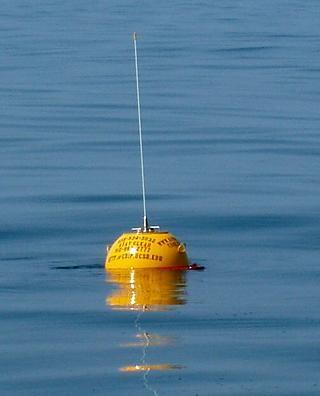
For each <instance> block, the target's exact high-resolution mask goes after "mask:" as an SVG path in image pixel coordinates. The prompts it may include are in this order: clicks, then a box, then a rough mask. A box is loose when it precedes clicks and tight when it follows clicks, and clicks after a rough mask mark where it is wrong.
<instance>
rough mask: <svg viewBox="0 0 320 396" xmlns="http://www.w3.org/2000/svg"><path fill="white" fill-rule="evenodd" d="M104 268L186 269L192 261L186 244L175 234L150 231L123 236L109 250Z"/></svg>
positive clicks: (128, 233)
mask: <svg viewBox="0 0 320 396" xmlns="http://www.w3.org/2000/svg"><path fill="white" fill-rule="evenodd" d="M105 267H106V269H110V270H112V269H125V268H172V269H173V268H177V269H183V268H185V269H187V268H188V267H189V260H188V257H187V253H186V248H185V245H184V244H183V243H181V242H180V241H178V240H177V239H176V238H175V237H174V236H173V235H172V234H170V233H169V232H166V231H156V230H153V229H151V230H150V231H147V232H134V231H132V232H126V233H124V234H122V235H121V236H120V237H119V238H118V239H117V240H116V241H115V242H114V243H113V244H112V245H111V246H110V247H108V254H107V258H106V262H105Z"/></svg>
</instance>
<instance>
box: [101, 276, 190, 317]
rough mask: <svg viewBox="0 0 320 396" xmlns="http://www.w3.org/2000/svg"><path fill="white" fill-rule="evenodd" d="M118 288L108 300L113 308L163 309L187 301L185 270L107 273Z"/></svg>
mask: <svg viewBox="0 0 320 396" xmlns="http://www.w3.org/2000/svg"><path fill="white" fill-rule="evenodd" d="M107 277H108V278H107V280H108V281H109V282H112V283H115V284H116V285H117V286H118V289H117V290H115V291H114V292H113V293H112V294H111V295H110V296H108V297H107V299H106V304H107V305H109V306H111V307H112V308H113V309H124V310H137V311H146V310H152V311H164V310H167V309H169V308H170V306H172V305H181V304H185V299H184V293H185V286H186V279H185V272H184V271H180V270H163V269H129V270H113V271H110V270H109V271H108V272H107Z"/></svg>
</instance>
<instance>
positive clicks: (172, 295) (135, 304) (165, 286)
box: [106, 269, 186, 395]
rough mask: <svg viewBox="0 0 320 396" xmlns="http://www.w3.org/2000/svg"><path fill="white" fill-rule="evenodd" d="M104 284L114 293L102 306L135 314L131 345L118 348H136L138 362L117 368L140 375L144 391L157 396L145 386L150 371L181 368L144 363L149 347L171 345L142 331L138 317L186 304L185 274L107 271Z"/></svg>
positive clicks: (150, 271) (179, 272) (151, 271)
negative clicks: (110, 285)
mask: <svg viewBox="0 0 320 396" xmlns="http://www.w3.org/2000/svg"><path fill="white" fill-rule="evenodd" d="M107 282H111V283H114V284H115V285H116V286H117V289H116V290H114V291H113V292H112V293H111V294H110V295H109V296H107V298H106V305H107V306H109V307H111V309H115V310H125V311H136V318H135V321H134V326H135V330H136V335H135V341H134V342H126V343H123V344H121V346H122V347H128V348H132V347H140V348H141V349H142V352H141V358H140V359H139V361H138V362H136V363H135V364H132V365H127V366H124V367H121V368H120V369H119V370H120V371H122V372H143V382H144V386H145V388H146V389H147V390H149V391H151V392H153V393H154V394H155V395H157V392H156V391H155V390H154V389H152V388H151V387H150V385H149V384H148V373H149V372H150V371H155V370H156V371H159V370H161V371H166V370H174V369H181V368H183V366H181V365H179V364H171V363H155V364H149V363H148V362H147V352H148V348H149V347H163V346H170V345H173V344H174V343H175V339H174V338H172V337H167V336H162V335H158V334H154V333H149V332H147V331H146V330H145V329H143V328H142V325H141V319H142V315H146V314H147V313H148V312H150V311H152V312H155V311H158V312H159V311H160V312H163V311H168V310H171V309H172V307H173V306H178V305H182V304H185V303H186V300H185V288H186V273H185V271H181V270H163V269H128V270H112V271H110V270H109V271H107Z"/></svg>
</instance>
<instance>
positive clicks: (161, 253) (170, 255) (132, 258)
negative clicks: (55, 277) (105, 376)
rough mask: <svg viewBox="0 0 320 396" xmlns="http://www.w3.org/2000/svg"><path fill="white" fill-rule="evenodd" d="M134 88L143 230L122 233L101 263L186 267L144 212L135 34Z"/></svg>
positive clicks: (176, 245)
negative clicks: (149, 223) (150, 223)
mask: <svg viewBox="0 0 320 396" xmlns="http://www.w3.org/2000/svg"><path fill="white" fill-rule="evenodd" d="M133 43H134V54H135V71H136V89H137V105H138V126H139V141H140V165H141V181H142V202H143V227H141V228H133V229H132V231H131V232H126V233H124V234H122V235H121V236H120V237H119V238H118V239H117V240H116V241H115V242H114V243H113V244H112V245H111V246H110V247H108V249H107V251H108V252H107V257H106V261H105V267H106V269H110V270H112V269H130V268H170V269H173V268H178V269H188V268H190V264H189V260H188V257H187V253H186V248H185V245H184V244H183V243H181V242H180V241H178V240H177V238H176V237H175V236H173V235H172V234H170V233H169V232H166V231H160V229H159V227H158V226H151V227H149V225H148V220H147V210H146V193H145V177H144V159H143V144H142V128H141V112H140V93H139V73H138V56H137V35H136V33H134V34H133Z"/></svg>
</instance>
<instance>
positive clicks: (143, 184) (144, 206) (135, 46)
mask: <svg viewBox="0 0 320 396" xmlns="http://www.w3.org/2000/svg"><path fill="white" fill-rule="evenodd" d="M133 45H134V59H135V67H136V85H137V106H138V121H139V139H140V163H141V181H142V202H143V231H144V232H146V231H148V229H149V225H148V219H147V208H146V188H145V181H144V162H143V144H142V127H141V110H140V90H139V70H138V53H137V33H133Z"/></svg>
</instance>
